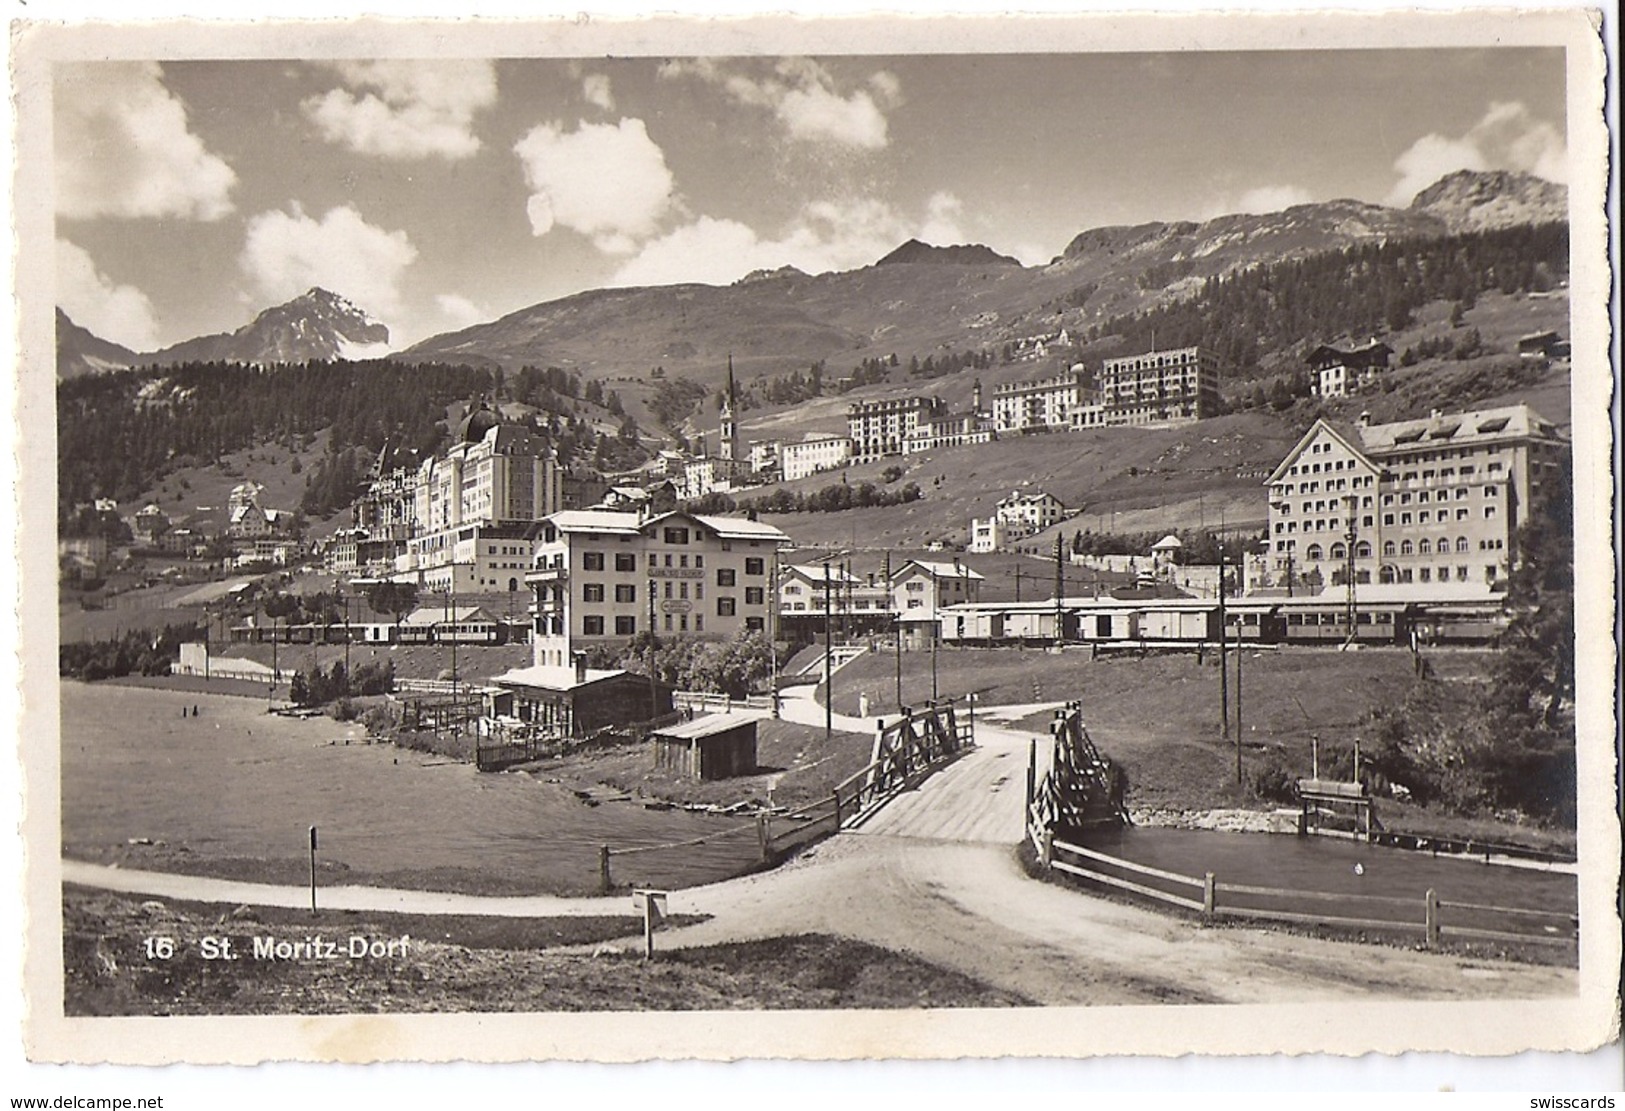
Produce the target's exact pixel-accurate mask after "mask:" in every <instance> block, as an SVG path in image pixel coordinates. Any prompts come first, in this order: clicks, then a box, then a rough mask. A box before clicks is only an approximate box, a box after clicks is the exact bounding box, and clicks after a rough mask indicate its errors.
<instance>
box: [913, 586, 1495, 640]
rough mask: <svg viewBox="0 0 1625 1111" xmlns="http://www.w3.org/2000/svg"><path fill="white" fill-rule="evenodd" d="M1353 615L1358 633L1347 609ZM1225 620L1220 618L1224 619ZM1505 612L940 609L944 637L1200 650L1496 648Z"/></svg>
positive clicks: (1206, 602) (1239, 605)
mask: <svg viewBox="0 0 1625 1111" xmlns="http://www.w3.org/2000/svg"><path fill="white" fill-rule="evenodd" d="M1351 612H1352V614H1353V623H1352V635H1351V634H1350V630H1351V625H1350V620H1349V618H1350V614H1351ZM1221 620H1222V624H1221ZM1508 621H1509V617H1508V614H1507V611H1506V607H1505V604H1504V602H1502V601H1501V600H1500V599H1499V598H1494V597H1491V598H1487V599H1479V600H1460V599H1431V600H1430V599H1427V598H1416V597H1412V598H1402V597H1394V596H1392V595H1386V596H1383V595H1379V596H1376V597H1371V598H1367V599H1361V598H1359V597H1356V598H1355V600H1354V602H1353V604H1352V606H1351V605H1350V602H1349V600H1348V598H1347V597H1346V596H1344V595H1342V594H1341V592H1335V591H1334V592H1332V593H1330V594H1321V595H1310V596H1307V597H1305V596H1299V597H1295V598H1294V597H1271V598H1257V597H1242V598H1235V599H1230V600H1227V601H1226V602H1225V604H1224V606H1223V616H1222V619H1221V607H1220V605H1219V602H1218V600H1217V599H1213V598H1165V597H1164V598H1159V597H1149V598H1132V597H1131V598H1113V597H1100V598H1063V599H1062V600H1061V604H1060V605H1059V606H1057V605H1056V603H1055V600H1054V599H1049V600H1047V601H1033V602H968V603H962V604H960V605H956V606H948V607H944V608H943V609H942V610H941V612H940V614H939V625H940V636H941V639H942V643H943V644H946V645H964V646H994V645H1014V644H1029V645H1053V644H1056V643H1063V644H1084V645H1093V646H1098V647H1102V648H1115V647H1134V646H1142V647H1148V648H1149V647H1167V648H1180V647H1189V648H1195V647H1196V646H1198V645H1202V644H1208V645H1216V644H1217V643H1218V642H1219V638H1220V630H1221V628H1222V629H1223V636H1224V639H1225V640H1227V641H1229V642H1231V643H1235V642H1237V641H1240V642H1241V643H1243V644H1252V645H1280V644H1305V645H1324V646H1327V647H1340V646H1342V645H1344V644H1349V643H1355V644H1364V645H1370V646H1379V645H1396V646H1400V647H1410V646H1412V645H1415V644H1421V645H1432V644H1461V645H1487V646H1493V645H1495V644H1498V643H1499V642H1500V639H1501V636H1502V635H1503V634H1504V633H1505V631H1506V628H1507V625H1508Z"/></svg>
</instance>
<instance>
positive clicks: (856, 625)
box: [778, 563, 892, 638]
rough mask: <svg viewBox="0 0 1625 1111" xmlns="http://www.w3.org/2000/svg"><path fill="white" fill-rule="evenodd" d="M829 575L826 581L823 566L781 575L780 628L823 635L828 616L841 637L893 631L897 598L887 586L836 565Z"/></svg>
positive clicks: (790, 570) (792, 566)
mask: <svg viewBox="0 0 1625 1111" xmlns="http://www.w3.org/2000/svg"><path fill="white" fill-rule="evenodd" d="M828 572H829V573H828V578H827V580H826V577H825V568H824V565H823V564H821V563H806V564H790V565H787V566H785V567H784V569H783V570H782V571H780V573H779V588H778V597H779V623H780V627H781V628H783V629H784V631H785V633H786V634H787V635H790V636H795V635H797V634H800V635H805V636H809V637H813V638H816V637H818V636H821V635H822V633H823V629H824V616H825V613H826V612H827V613H828V615H829V619H830V621H831V622H833V623H834V627H835V635H836V636H840V637H845V636H854V635H858V634H861V633H875V632H884V631H885V630H886V629H887V628H889V627H890V625H891V620H892V593H891V589H890V587H888V586H887V584H886V583H885V582H883V581H879V580H878V578H877V577H876V576H874V575H869V576H867V577H865V576H863V575H857V574H853V573H852V572H851V571H850V570H848V569H847V568H846V567H845V566H844V565H839V564H834V563H832V564H830V565H829V569H828Z"/></svg>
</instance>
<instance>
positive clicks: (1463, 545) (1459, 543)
mask: <svg viewBox="0 0 1625 1111" xmlns="http://www.w3.org/2000/svg"><path fill="white" fill-rule="evenodd" d="M1468 550H1469V549H1468V547H1467V538H1466V537H1465V536H1458V537H1456V551H1458V552H1465V551H1468Z"/></svg>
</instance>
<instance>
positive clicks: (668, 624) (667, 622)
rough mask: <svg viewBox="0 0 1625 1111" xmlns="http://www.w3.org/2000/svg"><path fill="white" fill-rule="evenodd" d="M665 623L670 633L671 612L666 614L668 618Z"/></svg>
mask: <svg viewBox="0 0 1625 1111" xmlns="http://www.w3.org/2000/svg"><path fill="white" fill-rule="evenodd" d="M663 624H664V626H665V629H666V632H668V633H669V632H671V614H669V613H668V614H666V620H665V621H664V622H663Z"/></svg>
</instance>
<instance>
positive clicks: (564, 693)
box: [491, 654, 672, 737]
mask: <svg viewBox="0 0 1625 1111" xmlns="http://www.w3.org/2000/svg"><path fill="white" fill-rule="evenodd" d="M491 682H492V683H494V684H496V685H497V686H498V687H501V688H502V689H503V690H507V691H512V692H513V703H512V706H511V708H509V709H508V712H509V713H511V714H513V715H514V716H516V717H518V718H519V719H520V720H521V721H525V722H528V723H530V724H532V725H538V726H541V727H542V728H544V729H546V730H549V731H554V732H557V733H560V734H562V735H563V736H567V737H584V736H586V735H587V734H589V733H593V732H595V731H597V730H599V729H606V728H607V729H624V728H626V727H628V726H632V725H636V724H638V723H641V722H646V721H651V720H653V719H656V718H661V717H664V716H666V715H668V714H670V713H671V712H672V700H671V687H670V686H668V685H667V684H665V683H660V682H651V681H650V680H649V678H648V677H647V676H644V675H635V674H633V673H632V672H629V671H622V670H620V669H619V668H613V669H608V670H601V669H598V668H589V667H587V666H586V664H585V663H584V662H583V660H582V658H581V657H580V656H579V654H578V656H577V658H576V661H575V665H574V666H573V667H544V666H536V667H526V668H519V669H516V670H513V671H507V672H504V673H502V674H501V675H497V676H494V677H492V679H491Z"/></svg>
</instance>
